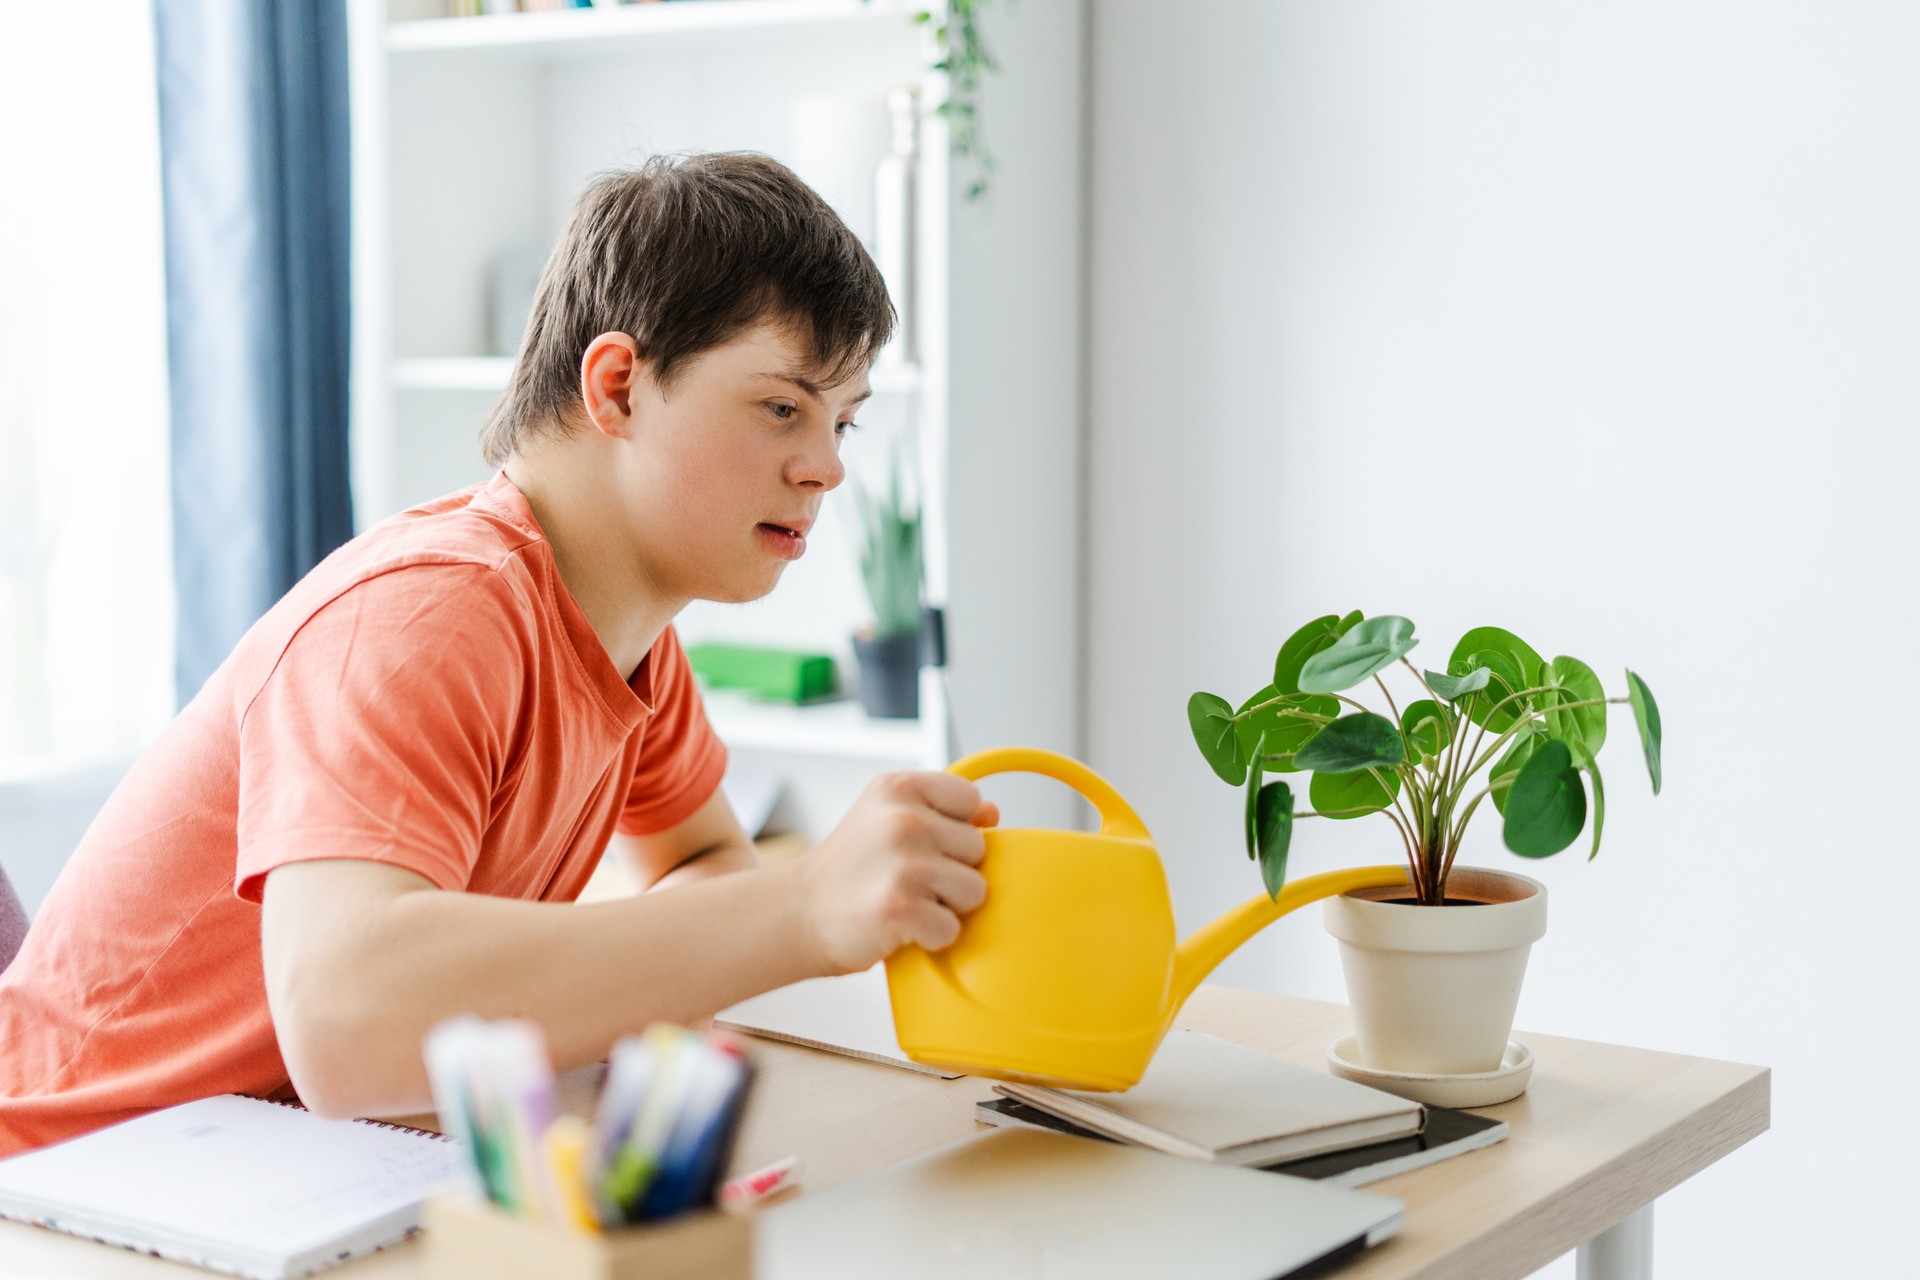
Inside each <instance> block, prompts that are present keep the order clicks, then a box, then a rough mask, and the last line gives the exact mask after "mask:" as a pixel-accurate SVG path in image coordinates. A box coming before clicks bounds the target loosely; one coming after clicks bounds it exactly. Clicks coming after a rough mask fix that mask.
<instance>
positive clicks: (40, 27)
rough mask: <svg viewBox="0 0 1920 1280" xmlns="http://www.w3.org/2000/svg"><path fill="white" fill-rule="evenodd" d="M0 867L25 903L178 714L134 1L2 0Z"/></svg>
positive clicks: (147, 144)
mask: <svg viewBox="0 0 1920 1280" xmlns="http://www.w3.org/2000/svg"><path fill="white" fill-rule="evenodd" d="M0 10H3V11H4V12H3V13H0V871H4V873H5V874H6V876H7V878H8V879H9V880H10V881H11V883H12V884H13V886H14V887H15V888H16V889H17V890H18V892H19V896H20V898H21V900H22V901H23V902H24V903H25V904H26V906H27V909H28V910H32V909H34V908H35V907H36V906H37V904H38V903H39V901H40V899H41V898H42V897H44V896H45V894H46V891H47V889H48V888H49V887H50V886H51V885H52V883H53V880H54V878H55V877H56V876H57V875H58V874H59V871H60V868H61V867H62V866H63V865H64V864H65V862H66V859H67V856H68V854H70V853H71V852H72V851H73V847H74V845H75V844H76V843H78V841H79V839H80V835H81V833H82V832H84V831H85V830H86V827H87V824H88V823H89V822H91V821H92V820H93V815H94V813H95V812H96V811H97V810H98V809H99V807H100V804H101V802H102V801H104V800H105V799H106V797H107V794H108V792H109V791H111V790H112V788H113V786H114V784H115V783H116V782H117V781H118V780H119V778H120V775H121V774H122V772H124V770H125V769H126V766H127V765H128V764H129V763H130V762H131V760H132V758H133V757H134V755H136V754H137V753H138V752H139V750H140V749H141V747H143V746H144V745H145V744H146V743H147V742H148V741H150V740H151V739H152V737H153V736H154V734H156V733H157V732H158V731H159V730H160V729H161V728H162V727H163V726H164V725H165V724H166V722H167V720H168V718H169V717H170V716H171V715H172V714H173V708H174V688H173V650H174V595H173V562H172V543H171V536H170V526H171V523H172V522H171V515H170V512H171V503H170V499H169V495H168V489H169V473H168V456H169V441H168V431H167V351H166V298H165V289H164V282H163V269H162V263H163V257H162V252H163V250H162V245H163V241H162V228H161V221H160V163H159V160H160V153H159V138H158V129H157V113H156V107H155V101H156V97H155V91H154V69H153V68H154V59H153V25H152V16H151V14H150V12H149V10H148V5H147V0H63V2H62V3H55V4H5V3H0Z"/></svg>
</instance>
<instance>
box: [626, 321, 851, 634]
mask: <svg viewBox="0 0 1920 1280" xmlns="http://www.w3.org/2000/svg"><path fill="white" fill-rule="evenodd" d="M870 394H871V392H870V390H869V388H868V386H867V379H866V377H865V375H864V373H856V374H855V375H854V377H853V378H851V379H849V380H848V381H846V382H843V383H841V384H840V385H838V386H823V385H821V384H820V382H819V375H818V374H817V372H815V371H813V370H811V369H809V368H808V359H807V353H806V347H805V345H804V344H803V343H802V342H801V341H800V340H798V339H797V338H796V337H795V336H794V335H793V334H792V333H791V332H789V331H788V330H787V329H785V328H784V327H782V326H780V325H777V324H774V323H771V322H763V323H761V324H758V325H756V326H754V327H753V328H751V329H748V330H746V331H745V332H743V333H742V334H740V335H739V336H737V337H735V338H734V339H733V340H731V341H729V342H727V343H725V344H723V345H721V346H718V347H714V348H712V349H710V350H708V351H705V352H703V353H701V354H700V355H699V356H697V357H695V358H694V359H692V360H691V361H689V362H687V363H685V364H683V365H681V366H680V369H679V371H678V376H677V377H676V378H675V380H674V383H673V387H672V390H671V391H670V392H668V393H667V394H665V395H662V393H661V390H660V388H659V386H658V385H657V384H656V383H655V382H654V380H653V378H652V374H651V366H649V365H646V364H641V365H639V366H637V367H636V369H635V370H634V375H633V381H632V383H631V393H630V396H629V401H628V403H629V407H630V412H631V416H630V419H629V421H628V422H627V423H626V426H627V434H626V438H625V440H624V441H622V442H621V447H620V448H618V449H617V450H616V451H615V456H616V458H617V460H618V461H617V463H616V466H617V468H618V475H617V476H616V479H617V482H618V486H619V492H620V499H621V502H620V505H621V508H622V511H623V515H624V519H625V521H626V523H627V530H626V532H627V534H628V538H629V540H630V546H631V549H632V554H634V555H635V556H636V557H637V560H638V566H637V567H638V569H639V571H640V573H641V574H642V575H643V576H644V577H645V579H646V581H647V583H648V585H649V586H650V587H651V588H652V590H653V591H654V592H657V593H658V594H660V595H661V596H664V597H666V598H667V599H670V600H675V601H686V600H718V601H724V602H738V601H745V600H755V599H758V598H759V597H761V596H764V595H766V594H767V593H768V592H769V591H771V590H773V588H774V586H775V584H777V583H778V582H779V580H780V574H781V571H782V570H784V569H785V568H786V567H787V565H788V564H790V563H792V562H793V561H794V560H797V559H799V558H800V556H802V555H803V554H805V552H806V533H807V531H808V529H809V528H811V526H812V525H813V522H814V519H815V517H816V516H818V514H819V512H820V504H821V502H822V501H823V500H824V499H825V497H826V495H827V494H828V492H830V491H831V490H833V489H834V488H836V487H838V485H839V484H840V482H841V481H842V480H843V479H845V478H846V468H845V466H844V465H843V464H842V463H841V461H840V445H841V441H842V438H843V437H844V436H845V434H846V432H847V431H848V430H850V429H852V424H853V415H854V411H855V410H856V409H857V408H858V407H859V406H860V404H861V403H862V402H863V401H865V400H866V398H867V397H868V395H870Z"/></svg>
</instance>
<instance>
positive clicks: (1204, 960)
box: [1168, 867, 1408, 1010]
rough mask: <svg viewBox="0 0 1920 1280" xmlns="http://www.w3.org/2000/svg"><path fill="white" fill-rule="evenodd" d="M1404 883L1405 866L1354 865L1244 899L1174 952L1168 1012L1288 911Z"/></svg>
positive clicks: (1174, 1008) (1178, 1005)
mask: <svg viewBox="0 0 1920 1280" xmlns="http://www.w3.org/2000/svg"><path fill="white" fill-rule="evenodd" d="M1406 883H1408V880H1407V869H1406V868H1405V867H1353V868H1351V869H1349V870H1346V871H1323V872H1321V873H1320V874H1319V875H1317V876H1308V877H1307V878H1306V879H1304V880H1295V881H1294V882H1293V883H1292V884H1289V885H1285V886H1283V887H1282V888H1281V890H1280V896H1279V897H1277V898H1269V897H1267V896H1266V895H1265V894H1261V895H1260V896H1258V897H1254V898H1249V899H1247V900H1246V901H1245V902H1243V903H1241V904H1240V905H1239V906H1237V907H1235V908H1233V910H1231V911H1229V912H1227V913H1226V914H1225V915H1223V916H1221V917H1220V918H1219V919H1218V920H1215V921H1214V922H1213V923H1211V924H1207V925H1203V926H1201V927H1200V928H1199V929H1198V930H1196V931H1195V932H1194V933H1193V935H1192V936H1191V937H1189V938H1188V939H1187V940H1186V941H1185V942H1182V943H1181V944H1180V945H1179V947H1178V948H1177V949H1176V950H1175V951H1174V956H1173V989H1172V991H1171V992H1170V996H1171V998H1170V1000H1169V1002H1168V1007H1169V1010H1177V1009H1179V1008H1180V1006H1181V1005H1183V1004H1185V1003H1186V1002H1187V997H1188V996H1190V995H1192V994H1193V993H1194V990H1195V988H1197V987H1199V985H1200V984H1201V983H1202V982H1204V981H1206V977H1207V975H1208V974H1210V973H1212V972H1213V971H1214V970H1215V969H1216V968H1218V967H1219V964H1220V962H1221V961H1222V960H1225V959H1226V958H1227V957H1228V956H1230V955H1232V954H1233V953H1234V951H1235V950H1236V949H1237V948H1238V947H1239V946H1240V944H1241V943H1243V942H1245V941H1246V940H1247V939H1248V938H1251V937H1252V936H1253V935H1254V934H1256V933H1258V932H1260V931H1261V930H1262V929H1264V928H1266V927H1267V926H1268V925H1270V924H1272V923H1273V922H1274V921H1275V920H1278V919H1279V918H1280V917H1281V916H1283V915H1286V914H1287V912H1289V911H1292V910H1294V909H1295V908H1298V907H1304V906H1306V905H1307V904H1308V903H1309V902H1318V901H1319V900H1320V899H1322V898H1331V897H1335V896H1337V895H1339V894H1342V893H1347V892H1349V891H1351V890H1354V889H1371V888H1374V887H1376V886H1382V885H1395V884H1406Z"/></svg>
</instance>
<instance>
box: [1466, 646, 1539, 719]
mask: <svg viewBox="0 0 1920 1280" xmlns="http://www.w3.org/2000/svg"><path fill="white" fill-rule="evenodd" d="M1488 654H1499V655H1501V656H1502V657H1504V658H1505V659H1506V661H1505V663H1500V662H1496V661H1494V660H1492V659H1490V658H1488V657H1487V655H1488ZM1475 667H1491V668H1492V669H1493V673H1494V675H1495V676H1497V677H1499V679H1498V680H1495V681H1494V682H1493V684H1491V685H1490V686H1489V687H1488V688H1487V691H1486V692H1485V693H1483V694H1481V695H1480V696H1479V697H1478V698H1476V699H1474V704H1473V705H1474V711H1473V722H1474V723H1475V724H1485V725H1486V726H1487V729H1488V731H1489V732H1492V733H1504V732H1505V731H1506V730H1507V727H1508V726H1509V725H1511V724H1512V723H1513V722H1514V721H1515V720H1518V719H1519V718H1520V716H1521V715H1522V714H1523V708H1524V704H1522V703H1520V702H1512V703H1509V704H1508V705H1507V706H1505V707H1503V708H1502V709H1501V711H1500V713H1499V714H1498V715H1496V716H1495V717H1494V718H1493V719H1492V720H1491V721H1488V719H1487V712H1488V711H1490V710H1491V709H1492V708H1493V706H1494V704H1496V703H1498V702H1499V701H1500V699H1502V698H1504V697H1506V696H1507V695H1508V694H1510V693H1518V692H1519V691H1520V690H1522V689H1531V688H1532V687H1533V686H1535V685H1537V684H1539V683H1540V672H1541V671H1542V670H1543V669H1544V668H1545V667H1546V663H1545V662H1543V661H1542V660H1541V658H1540V655H1539V654H1538V653H1536V652H1534V649H1533V646H1532V645H1530V644H1528V643H1527V642H1526V641H1525V640H1522V639H1521V638H1520V637H1519V636H1516V635H1515V634H1513V632H1511V631H1508V630H1505V629H1504V628H1501V627H1475V628H1474V629H1473V630H1471V631H1469V632H1467V634H1465V635H1463V636H1461V637H1460V643H1459V644H1456V645H1454V646H1453V656H1452V657H1451V658H1450V659H1448V660H1447V674H1448V675H1454V676H1461V675H1465V674H1467V672H1469V671H1471V670H1473V669H1474V668H1475ZM1502 680H1504V681H1505V682H1506V683H1507V685H1508V687H1507V688H1505V689H1502V688H1500V681H1502Z"/></svg>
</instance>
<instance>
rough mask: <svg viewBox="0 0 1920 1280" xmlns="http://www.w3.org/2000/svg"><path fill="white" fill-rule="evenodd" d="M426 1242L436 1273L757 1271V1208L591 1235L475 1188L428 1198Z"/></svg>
mask: <svg viewBox="0 0 1920 1280" xmlns="http://www.w3.org/2000/svg"><path fill="white" fill-rule="evenodd" d="M426 1246H427V1261H428V1271H429V1274H430V1275H431V1276H432V1277H433V1280H524V1277H527V1276H540V1277H542V1280H643V1278H648V1280H657V1278H658V1277H661V1276H700V1277H703V1278H704V1277H713V1278H714V1280H750V1278H751V1277H752V1275H753V1218H752V1216H751V1215H748V1214H736V1213H727V1212H725V1211H723V1210H719V1209H701V1210H698V1211H695V1212H691V1213H684V1214H681V1215H679V1216H678V1217H673V1218H668V1219H665V1220H663V1221H660V1222H655V1223H649V1224H647V1225H645V1226H633V1227H624V1228H621V1229H620V1230H617V1231H609V1232H607V1233H606V1234H604V1235H591V1234H588V1233H586V1232H583V1231H569V1230H567V1229H566V1228H564V1227H551V1226H547V1225H545V1224H544V1223H539V1222H532V1221H529V1220H527V1219H525V1218H520V1217H517V1216H515V1215H513V1214H510V1213H503V1212H501V1211H500V1210H499V1209H497V1208H495V1207H494V1206H492V1205H490V1204H486V1203H483V1202H481V1201H479V1200H477V1199H475V1198H473V1197H472V1196H465V1195H448V1196H442V1197H440V1198H439V1199H436V1200H434V1201H432V1202H430V1203H429V1204H428V1205H427V1239H426Z"/></svg>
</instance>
